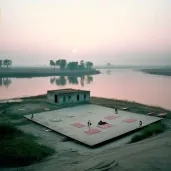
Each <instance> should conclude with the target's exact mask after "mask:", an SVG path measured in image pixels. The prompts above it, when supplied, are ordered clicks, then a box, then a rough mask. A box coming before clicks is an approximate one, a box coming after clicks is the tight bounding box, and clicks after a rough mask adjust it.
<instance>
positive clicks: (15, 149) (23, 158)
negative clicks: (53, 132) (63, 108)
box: [0, 123, 55, 167]
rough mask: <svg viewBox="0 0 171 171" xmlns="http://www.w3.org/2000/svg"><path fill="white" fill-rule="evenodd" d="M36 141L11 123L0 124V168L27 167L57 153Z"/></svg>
mask: <svg viewBox="0 0 171 171" xmlns="http://www.w3.org/2000/svg"><path fill="white" fill-rule="evenodd" d="M35 139H36V137H34V136H32V135H29V134H26V133H23V132H22V131H20V130H19V129H17V128H16V127H14V126H13V125H11V124H10V123H0V166H1V167H2V166H6V167H10V166H13V167H17V166H26V165H29V164H32V163H35V162H38V161H40V160H42V159H44V158H45V157H47V156H49V155H52V154H53V153H54V152H55V151H54V150H53V149H51V148H49V147H46V146H44V145H40V144H38V143H37V142H36V141H35Z"/></svg>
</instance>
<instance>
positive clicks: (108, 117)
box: [104, 116, 119, 120]
mask: <svg viewBox="0 0 171 171" xmlns="http://www.w3.org/2000/svg"><path fill="white" fill-rule="evenodd" d="M118 117H119V116H106V117H104V118H105V119H108V120H112V119H116V118H118Z"/></svg>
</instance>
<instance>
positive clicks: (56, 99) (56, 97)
mask: <svg viewBox="0 0 171 171" xmlns="http://www.w3.org/2000/svg"><path fill="white" fill-rule="evenodd" d="M55 103H58V95H55Z"/></svg>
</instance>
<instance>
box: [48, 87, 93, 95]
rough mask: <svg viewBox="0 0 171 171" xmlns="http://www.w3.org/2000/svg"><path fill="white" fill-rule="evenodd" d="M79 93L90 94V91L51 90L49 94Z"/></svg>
mask: <svg viewBox="0 0 171 171" xmlns="http://www.w3.org/2000/svg"><path fill="white" fill-rule="evenodd" d="M78 92H90V91H88V90H79V89H72V88H68V89H58V90H49V91H47V93H57V94H64V93H78Z"/></svg>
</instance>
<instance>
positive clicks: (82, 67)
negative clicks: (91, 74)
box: [80, 60, 85, 69]
mask: <svg viewBox="0 0 171 171" xmlns="http://www.w3.org/2000/svg"><path fill="white" fill-rule="evenodd" d="M80 69H85V63H84V60H81V61H80Z"/></svg>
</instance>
